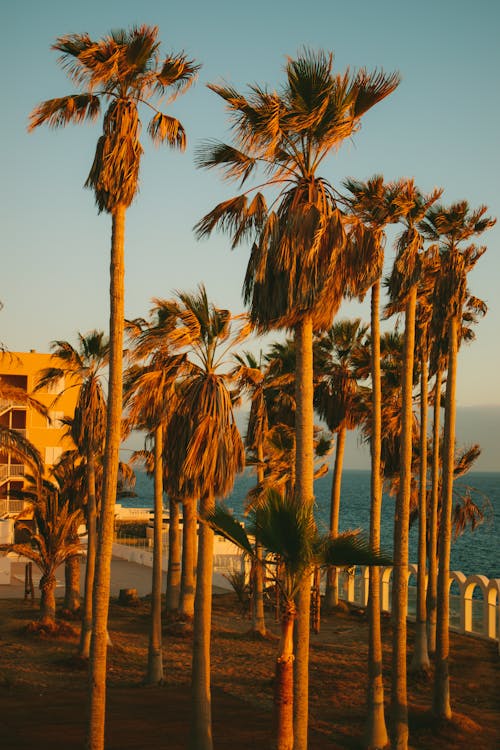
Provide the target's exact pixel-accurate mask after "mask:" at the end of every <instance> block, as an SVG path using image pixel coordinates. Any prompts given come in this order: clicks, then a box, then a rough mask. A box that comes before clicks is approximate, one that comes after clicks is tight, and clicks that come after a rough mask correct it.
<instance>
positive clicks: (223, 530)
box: [200, 503, 254, 557]
mask: <svg viewBox="0 0 500 750" xmlns="http://www.w3.org/2000/svg"><path fill="white" fill-rule="evenodd" d="M200 520H201V521H204V522H205V523H208V525H209V526H210V527H211V528H212V529H213V530H214V531H215V533H216V534H220V535H221V536H223V537H224V538H225V539H227V540H228V541H230V542H232V543H233V544H235V545H236V546H237V547H239V548H240V549H241V550H243V551H244V552H246V553H247V554H249V555H251V556H252V557H253V556H254V550H253V547H252V544H251V542H250V539H249V538H248V535H247V533H246V531H245V527H244V526H243V525H242V524H241V523H240V522H239V521H238V520H237V519H236V518H235V517H234V516H233V515H232V513H230V511H229V510H228V509H227V508H225V507H224V506H223V505H221V504H219V503H217V504H216V506H215V510H214V512H213V513H210V514H208V515H207V516H205V517H203V516H202V517H201V518H200Z"/></svg>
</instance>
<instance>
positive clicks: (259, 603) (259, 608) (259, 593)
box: [252, 444, 266, 638]
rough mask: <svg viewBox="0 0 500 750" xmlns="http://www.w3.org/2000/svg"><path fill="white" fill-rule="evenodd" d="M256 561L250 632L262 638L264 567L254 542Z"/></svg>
mask: <svg viewBox="0 0 500 750" xmlns="http://www.w3.org/2000/svg"><path fill="white" fill-rule="evenodd" d="M257 460H258V462H259V463H258V467H257V481H258V483H259V484H260V485H262V483H263V481H264V468H263V461H264V450H263V447H262V444H259V445H258V447H257ZM255 555H256V558H257V560H256V562H255V564H254V565H253V582H252V583H253V585H252V596H253V607H252V632H253V634H254V635H257V636H260V637H261V638H264V637H265V636H266V619H265V614H264V574H265V568H264V564H263V555H264V552H263V549H262V545H261V544H258V543H257V544H256V547H255Z"/></svg>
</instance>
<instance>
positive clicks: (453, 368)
mask: <svg viewBox="0 0 500 750" xmlns="http://www.w3.org/2000/svg"><path fill="white" fill-rule="evenodd" d="M449 325H450V328H449V333H448V336H449V339H448V342H449V344H448V376H447V379H446V401H445V409H444V437H443V494H442V502H441V522H440V524H439V571H438V591H437V601H438V608H437V628H436V671H435V676H434V697H433V705H432V710H433V713H434V715H435V716H438V717H440V718H444V719H450V718H451V706H450V677H449V668H448V661H449V655H450V636H449V620H450V596H449V594H450V589H449V578H450V550H451V514H452V508H453V471H454V467H455V416H456V415H455V398H456V396H455V392H456V378H457V350H458V343H457V338H458V336H457V332H458V321H457V318H456V317H455V316H453V317H452V318H451V319H450V324H449Z"/></svg>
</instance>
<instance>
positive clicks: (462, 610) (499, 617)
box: [340, 564, 500, 649]
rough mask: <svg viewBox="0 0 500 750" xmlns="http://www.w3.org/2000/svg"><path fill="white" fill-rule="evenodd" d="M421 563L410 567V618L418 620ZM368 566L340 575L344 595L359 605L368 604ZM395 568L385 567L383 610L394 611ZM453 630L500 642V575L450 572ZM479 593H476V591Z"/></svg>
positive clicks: (451, 621)
mask: <svg viewBox="0 0 500 750" xmlns="http://www.w3.org/2000/svg"><path fill="white" fill-rule="evenodd" d="M417 573H418V565H415V564H411V565H409V566H408V582H409V587H408V618H409V619H411V620H414V619H415V594H416V585H412V578H413V583H414V584H416V580H417ZM368 582H369V569H368V568H367V567H361V566H360V567H356V568H353V569H351V570H350V571H348V572H342V573H341V574H340V587H341V594H340V596H341V598H342V599H344V600H345V601H347V602H348V603H349V604H353V605H354V606H357V607H366V605H367V604H368ZM391 591H392V567H386V568H382V575H381V583H380V596H381V606H382V611H383V612H390V611H391ZM448 591H449V592H450V630H454V631H455V632H457V633H463V634H466V635H473V636H477V637H479V638H489V639H491V640H497V641H499V649H500V578H491V579H490V578H487V577H486V576H483V575H470V576H465V575H464V574H463V573H461V572H460V571H450V578H449V581H448ZM476 592H477V593H476Z"/></svg>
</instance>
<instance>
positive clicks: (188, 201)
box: [0, 0, 500, 407]
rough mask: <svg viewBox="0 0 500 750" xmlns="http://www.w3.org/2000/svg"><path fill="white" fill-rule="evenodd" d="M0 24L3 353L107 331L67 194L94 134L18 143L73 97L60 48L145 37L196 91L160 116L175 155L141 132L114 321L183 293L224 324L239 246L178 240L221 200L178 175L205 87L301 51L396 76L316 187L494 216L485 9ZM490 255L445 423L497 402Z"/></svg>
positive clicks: (158, 9)
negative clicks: (454, 412)
mask: <svg viewBox="0 0 500 750" xmlns="http://www.w3.org/2000/svg"><path fill="white" fill-rule="evenodd" d="M0 13H1V16H0V21H1V24H2V29H3V41H2V45H1V47H0V60H1V65H2V70H3V75H2V80H1V86H2V101H3V114H2V120H1V128H2V134H3V138H2V139H1V147H0V149H1V174H2V179H1V187H0V189H1V200H0V212H1V228H2V231H1V239H2V261H3V262H2V274H1V284H0V299H1V300H2V302H3V303H4V308H3V310H2V312H1V314H0V321H1V326H0V340H2V341H3V342H4V343H5V344H6V345H7V346H8V347H9V349H11V350H13V351H16V350H17V351H22V350H27V349H31V348H33V349H37V350H39V351H44V350H47V349H48V346H49V342H50V341H51V340H53V339H56V338H57V339H69V340H72V341H74V340H75V334H76V332H77V331H82V332H85V331H88V330H89V329H91V328H94V327H97V328H104V329H106V328H107V325H108V323H107V321H108V291H107V290H108V275H109V272H108V262H109V244H110V219H109V217H108V216H106V215H101V216H98V214H97V211H96V208H95V206H94V198H93V195H92V193H91V192H90V191H87V190H83V187H82V186H83V183H84V181H85V179H86V177H87V174H88V171H89V168H90V165H91V163H92V159H93V155H94V150H95V144H96V141H97V138H98V137H99V134H100V125H99V124H97V123H96V124H94V125H91V124H85V125H80V126H68V127H66V128H65V129H62V130H57V131H53V130H49V129H47V128H40V129H39V130H38V131H36V132H35V133H32V134H28V133H27V132H26V125H27V121H28V115H29V112H30V111H31V109H32V108H33V107H34V106H35V105H36V104H37V103H38V102H40V101H41V100H44V99H48V98H52V97H56V96H62V95H64V94H68V93H72V92H73V90H74V89H73V85H72V84H71V82H70V81H69V79H67V77H66V75H65V74H64V72H63V71H62V70H61V69H60V68H59V67H58V65H57V53H55V52H53V51H51V50H50V45H51V43H52V42H53V41H54V40H55V38H56V37H58V36H61V35H64V34H67V33H75V32H78V33H80V32H88V33H89V34H90V35H91V36H95V37H99V36H101V35H103V34H105V33H107V32H108V31H109V30H110V29H112V28H119V27H128V26H130V25H133V24H140V23H147V24H156V25H158V26H159V29H160V39H161V40H162V43H163V44H162V49H163V50H164V51H165V53H167V52H170V51H179V50H184V51H185V52H186V53H187V54H188V55H189V56H191V57H193V58H195V59H196V60H197V61H199V62H201V63H202V64H203V68H202V70H201V73H200V77H199V80H198V83H197V84H196V86H195V87H193V88H192V89H191V90H190V91H188V92H187V94H186V95H185V96H183V97H181V98H180V99H179V100H178V101H177V102H176V103H175V104H174V105H173V106H172V108H171V112H172V114H175V115H176V116H177V117H179V118H180V119H181V121H182V122H183V124H184V126H185V128H186V131H187V135H188V141H189V146H188V150H187V151H186V152H185V153H184V154H179V153H175V152H172V151H170V150H169V149H168V148H166V147H163V148H160V149H156V148H154V147H153V146H152V144H151V143H148V137H147V135H146V133H145V132H144V139H143V141H144V145H145V151H146V152H145V155H144V158H143V163H142V168H141V189H140V193H139V195H138V197H137V199H136V201H135V203H134V205H133V206H132V208H131V209H130V211H129V214H128V220H127V237H126V244H127V249H126V256H127V258H126V263H127V278H126V314H127V317H134V316H137V315H145V314H146V313H147V311H148V310H149V307H150V300H151V298H152V297H168V296H170V295H171V293H172V291H173V290H176V289H194V287H195V286H196V285H197V284H198V283H199V282H200V281H204V283H205V285H206V287H207V290H208V293H209V296H210V297H211V298H213V299H214V301H215V302H216V303H217V304H219V305H220V306H224V307H229V308H230V309H231V310H233V311H234V312H237V311H240V310H241V309H242V302H241V295H240V292H241V284H242V280H243V274H244V270H245V267H246V262H247V258H248V250H247V248H245V247H240V248H239V249H237V250H236V251H233V252H231V251H230V250H229V248H228V242H227V239H226V238H225V237H224V236H222V235H216V236H214V237H213V238H211V239H210V240H208V241H203V242H197V241H196V240H195V238H194V236H193V232H192V227H193V225H194V224H195V223H196V222H197V221H198V220H199V219H200V218H201V216H202V215H204V214H205V213H206V212H207V211H208V210H210V209H211V208H212V207H213V206H214V205H215V203H217V202H219V201H220V200H222V199H224V198H226V197H229V196H230V195H232V194H234V190H235V186H234V185H232V184H224V183H223V182H222V181H221V180H220V178H219V176H218V175H217V174H216V173H212V172H208V173H204V172H201V171H197V170H196V169H195V167H194V165H193V148H194V147H195V146H196V145H197V143H199V142H200V140H202V139H204V138H221V139H224V138H225V137H227V116H226V114H225V112H224V107H223V103H222V100H220V99H219V98H218V97H217V96H216V95H215V94H213V93H212V92H210V91H209V90H208V89H207V88H206V85H205V84H206V83H208V82H220V81H222V80H225V81H228V82H230V83H232V84H234V85H235V86H236V87H240V88H244V87H245V85H246V84H247V83H253V82H257V83H259V84H265V83H267V84H268V85H269V86H270V87H274V86H279V84H280V82H281V81H282V80H283V65H284V62H285V59H286V56H287V55H289V56H293V55H295V53H296V52H297V50H299V49H300V48H301V47H304V46H306V47H311V48H323V49H325V50H332V51H334V53H335V67H336V69H337V71H339V72H340V71H343V70H344V69H345V68H346V67H347V66H350V67H351V68H354V69H356V68H360V67H363V66H365V67H367V68H368V69H370V70H372V69H374V68H383V69H384V70H385V71H388V72H389V71H393V70H399V72H400V74H401V77H402V82H401V84H400V86H399V88H398V89H397V90H396V92H395V93H394V94H392V95H391V96H390V97H388V98H387V99H386V100H384V101H383V102H382V103H380V104H378V105H377V106H376V107H374V109H373V110H371V111H370V112H369V113H368V114H367V115H366V116H365V117H364V119H363V123H362V128H361V130H360V132H359V133H358V134H357V135H356V136H355V137H354V139H353V140H352V141H350V142H348V143H346V144H345V145H344V146H342V148H341V150H340V151H339V153H338V154H337V155H335V156H333V157H332V158H331V159H330V160H329V161H328V162H325V163H324V170H323V172H324V175H325V176H326V177H327V178H328V179H330V180H331V181H332V182H333V183H337V184H338V183H339V181H340V180H341V179H343V178H344V177H346V176H353V177H356V178H359V179H367V178H368V177H370V176H371V175H373V174H374V173H383V174H384V176H385V177H386V179H394V178H398V177H414V178H415V180H416V183H417V184H418V185H419V187H420V188H421V189H422V190H424V191H428V190H431V189H432V188H433V187H434V186H440V187H443V188H444V189H445V192H444V195H443V201H445V202H446V203H450V202H452V201H456V200H461V199H467V200H468V201H469V203H470V205H471V206H472V207H477V206H479V205H481V204H486V205H488V207H489V210H490V214H492V215H494V216H498V217H500V205H499V199H498V195H499V192H498V180H499V175H500V127H499V124H500V87H499V85H498V74H499V71H500V46H499V44H498V29H499V28H500V4H499V3H496V2H493V0H477V1H476V2H475V3H470V2H469V1H467V2H465V0H439V2H436V0H433V1H432V2H431V1H430V0H420V1H419V2H418V3H417V2H408V1H407V0H380V2H378V3H374V2H373V1H372V0H358V2H357V3H350V4H347V3H345V2H338V0H310V2H308V3H306V2H305V1H304V2H298V1H297V0H273V2H269V0H266V1H264V0H254V2H249V3H239V2H235V1H234V0H227V1H223V0H212V1H211V2H206V1H205V2H202V1H201V0H193V1H192V2H190V3H180V4H179V3H175V4H174V3H166V2H158V1H156V2H154V1H153V0H143V1H142V2H141V3H137V2H131V1H130V0H119V1H118V0H105V1H104V2H102V1H101V2H96V0H87V2H85V3H76V2H68V0H47V1H46V2H45V3H39V2H38V0H24V2H22V3H15V2H13V0H4V1H3V2H2V3H1V11H0ZM145 120H146V118H145ZM146 121H147V120H146ZM144 130H145V128H144ZM499 240H500V227H498V226H497V227H495V228H494V229H493V230H491V231H490V232H488V233H487V234H486V235H485V236H484V242H485V244H487V246H488V252H487V253H486V254H485V255H484V256H483V258H482V259H481V260H480V262H479V264H478V267H477V269H476V270H475V271H474V272H473V274H472V275H471V279H470V286H471V290H472V291H473V293H474V294H476V295H477V296H479V297H481V298H483V299H484V300H486V302H487V304H488V306H489V313H488V315H487V317H486V318H485V319H484V320H483V321H481V323H480V325H479V327H478V330H477V335H478V340H477V341H476V343H474V344H473V345H471V346H469V347H467V348H465V347H464V349H463V350H462V351H461V353H460V360H459V367H460V375H459V385H458V403H459V405H460V406H463V407H470V406H483V407H484V406H487V405H494V404H496V405H499V404H500V386H499V376H498V373H499V371H500V347H499V345H498V342H499V328H500V302H499V294H498V286H499V282H500V253H499ZM387 255H388V256H389V257H390V256H391V255H392V252H391V251H389V252H388V253H387ZM353 314H361V315H362V316H363V317H364V318H365V319H368V310H367V308H366V307H362V308H361V309H360V310H358V309H357V308H356V307H355V306H354V305H348V306H346V307H345V308H343V309H342V310H341V313H340V315H341V316H343V315H353Z"/></svg>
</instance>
